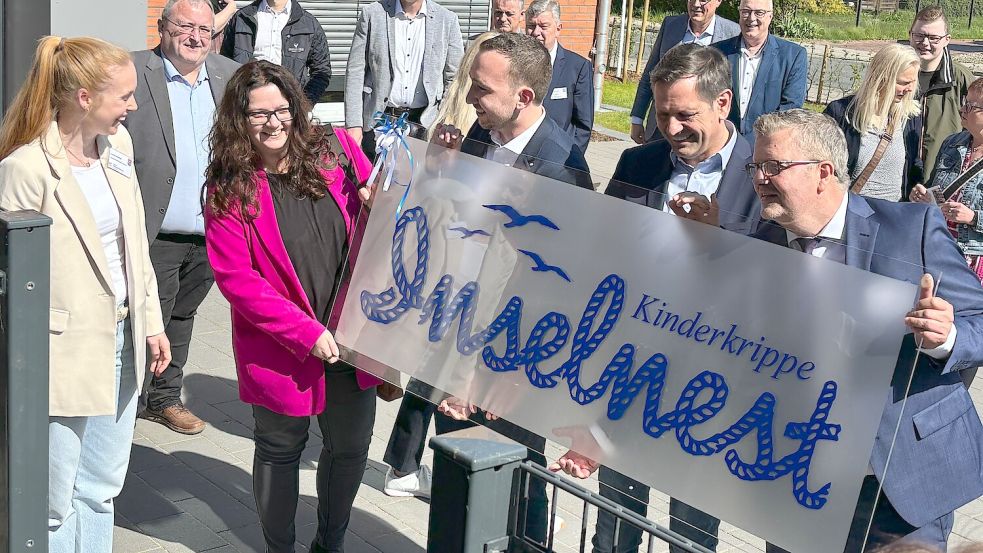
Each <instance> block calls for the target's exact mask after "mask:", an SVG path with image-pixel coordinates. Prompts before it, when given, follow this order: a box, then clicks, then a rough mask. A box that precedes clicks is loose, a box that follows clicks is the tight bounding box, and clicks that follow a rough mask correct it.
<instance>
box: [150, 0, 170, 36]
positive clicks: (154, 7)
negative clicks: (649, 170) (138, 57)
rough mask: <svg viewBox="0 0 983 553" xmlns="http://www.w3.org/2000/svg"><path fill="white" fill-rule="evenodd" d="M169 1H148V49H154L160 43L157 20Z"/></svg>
mask: <svg viewBox="0 0 983 553" xmlns="http://www.w3.org/2000/svg"><path fill="white" fill-rule="evenodd" d="M166 3H167V0H147V48H153V47H155V46H157V43H158V42H160V37H159V36H157V20H158V19H160V12H161V10H163V9H164V4H166Z"/></svg>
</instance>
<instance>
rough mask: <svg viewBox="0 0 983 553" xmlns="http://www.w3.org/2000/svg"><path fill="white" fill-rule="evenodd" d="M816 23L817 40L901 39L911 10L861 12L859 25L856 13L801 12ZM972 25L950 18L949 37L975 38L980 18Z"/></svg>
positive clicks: (982, 29)
mask: <svg viewBox="0 0 983 553" xmlns="http://www.w3.org/2000/svg"><path fill="white" fill-rule="evenodd" d="M800 15H801V16H803V17H804V18H805V19H808V20H810V21H812V22H813V23H815V24H816V25H818V26H819V29H820V35H819V36H818V37H816V38H818V39H821V40H885V39H886V40H892V39H893V40H903V39H907V38H908V28H909V27H910V26H911V20H912V19H913V18H914V13H913V12H909V11H899V12H896V13H893V14H884V15H881V16H879V17H875V16H874V15H873V14H871V13H869V12H865V13H864V14H863V15H862V16H861V18H860V26H859V27H856V26H855V25H854V24H855V22H856V19H855V18H856V14H853V13H851V14H843V15H817V14H811V13H808V14H803V13H800ZM973 19H974V20H973V28H972V29H970V28H968V27H967V24H968V21H969V18H968V17H952V18H950V20H949V22H950V25H951V28H952V38H979V37H980V36H983V17H974V18H973Z"/></svg>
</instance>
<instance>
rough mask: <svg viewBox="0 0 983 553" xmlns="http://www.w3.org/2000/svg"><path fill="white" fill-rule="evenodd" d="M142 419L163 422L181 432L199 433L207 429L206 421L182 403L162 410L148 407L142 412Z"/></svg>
mask: <svg viewBox="0 0 983 553" xmlns="http://www.w3.org/2000/svg"><path fill="white" fill-rule="evenodd" d="M139 416H140V418H141V419H147V420H148V421H151V422H156V423H160V424H163V425H164V426H166V427H168V428H170V429H171V430H173V431H175V432H178V433H181V434H198V433H199V432H201V431H202V430H204V429H205V421H203V420H201V419H199V418H198V417H196V416H195V414H194V413H192V412H191V411H188V408H187V407H185V406H184V405H181V404H180V403H177V404H175V405H171V406H169V407H164V408H163V409H162V410H160V411H155V410H152V409H149V408H148V409H146V410H144V411H143V412H142V413H140V415H139Z"/></svg>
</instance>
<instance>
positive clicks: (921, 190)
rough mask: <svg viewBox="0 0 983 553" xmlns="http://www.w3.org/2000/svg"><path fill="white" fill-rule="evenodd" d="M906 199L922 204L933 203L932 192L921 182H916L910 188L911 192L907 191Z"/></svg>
mask: <svg viewBox="0 0 983 553" xmlns="http://www.w3.org/2000/svg"><path fill="white" fill-rule="evenodd" d="M908 199H909V200H911V201H913V202H919V203H923V204H934V203H935V199H933V198H932V193H931V192H929V191H928V188H925V187H924V186H922V185H921V184H916V185H915V186H913V187H912V188H911V192H909V193H908Z"/></svg>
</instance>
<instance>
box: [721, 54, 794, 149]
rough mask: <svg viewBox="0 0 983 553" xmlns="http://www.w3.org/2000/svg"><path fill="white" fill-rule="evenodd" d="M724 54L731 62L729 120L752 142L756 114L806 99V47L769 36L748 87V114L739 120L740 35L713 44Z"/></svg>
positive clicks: (762, 113) (782, 108) (790, 107)
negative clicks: (756, 72) (755, 72)
mask: <svg viewBox="0 0 983 553" xmlns="http://www.w3.org/2000/svg"><path fill="white" fill-rule="evenodd" d="M713 46H714V47H716V48H717V49H719V50H720V51H721V52H723V53H724V55H725V56H727V61H729V62H730V73H731V82H732V84H733V91H734V101H733V102H731V105H730V117H728V119H730V121H731V122H732V123H734V125H736V126H737V128H738V129H740V131H741V134H743V135H744V137H745V138H747V139H748V141H749V142H750V143H751V144H752V145H754V122H755V121H757V120H758V117H760V116H762V115H764V114H765V113H771V112H773V111H784V110H787V109H793V108H800V107H802V104H803V103H804V102H805V99H806V87H807V86H808V77H809V57H808V56H807V55H806V50H805V48H803V47H801V46H799V45H798V44H795V43H794V42H789V41H787V40H783V39H780V38H778V37H776V36H774V35H768V41H767V42H766V43H765V46H764V51H763V52H762V53H761V65H760V66H759V67H758V75H757V76H756V77H755V79H754V86H753V87H752V89H751V102H750V103H749V104H748V107H747V113H745V114H744V118H743V119H741V102H740V94H741V73H740V68H741V65H740V60H741V36H740V35H738V36H736V37H734V38H730V39H727V40H724V41H722V42H718V43H716V44H714V45H713Z"/></svg>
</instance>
